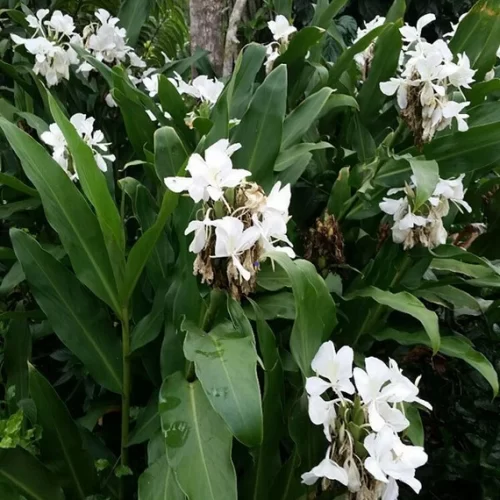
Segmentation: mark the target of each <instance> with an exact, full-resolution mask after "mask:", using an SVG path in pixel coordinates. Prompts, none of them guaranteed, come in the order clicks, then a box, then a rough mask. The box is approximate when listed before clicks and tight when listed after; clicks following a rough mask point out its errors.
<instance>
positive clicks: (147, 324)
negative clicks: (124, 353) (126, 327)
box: [131, 284, 168, 352]
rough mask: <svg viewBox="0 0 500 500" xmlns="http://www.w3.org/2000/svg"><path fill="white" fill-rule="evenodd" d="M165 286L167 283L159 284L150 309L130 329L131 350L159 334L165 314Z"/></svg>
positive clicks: (143, 344) (150, 340)
mask: <svg viewBox="0 0 500 500" xmlns="http://www.w3.org/2000/svg"><path fill="white" fill-rule="evenodd" d="M167 288H168V285H167V284H163V285H162V286H160V288H159V289H158V291H157V292H156V295H155V299H154V302H153V307H152V309H151V311H150V312H149V314H146V316H144V318H142V319H141V320H140V321H139V323H137V325H136V326H135V328H134V329H133V330H132V335H131V350H132V352H133V351H136V350H137V349H139V348H141V347H143V346H145V345H146V344H149V342H152V341H153V340H154V339H155V338H156V337H158V335H159V334H160V331H161V329H162V326H163V319H164V315H165V295H166V294H167Z"/></svg>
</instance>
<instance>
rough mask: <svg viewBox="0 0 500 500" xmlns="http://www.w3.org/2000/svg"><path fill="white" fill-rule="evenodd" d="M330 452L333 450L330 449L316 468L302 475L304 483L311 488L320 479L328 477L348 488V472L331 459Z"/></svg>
mask: <svg viewBox="0 0 500 500" xmlns="http://www.w3.org/2000/svg"><path fill="white" fill-rule="evenodd" d="M330 450H331V448H328V450H327V452H326V456H325V458H324V459H323V460H322V461H321V462H320V463H319V464H318V465H316V467H313V468H312V469H311V470H310V471H309V472H305V473H304V474H302V483H304V484H307V485H308V486H309V485H311V484H314V483H315V482H316V481H317V480H318V479H321V478H323V477H326V478H328V479H330V480H331V481H338V482H339V483H341V484H343V485H344V486H347V484H348V483H349V477H348V475H347V472H346V471H345V469H344V468H343V467H340V465H338V464H337V463H335V462H334V461H333V460H332V459H330Z"/></svg>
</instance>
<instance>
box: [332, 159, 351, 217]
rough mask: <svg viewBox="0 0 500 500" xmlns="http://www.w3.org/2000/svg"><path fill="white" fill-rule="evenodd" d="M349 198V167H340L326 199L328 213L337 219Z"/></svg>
mask: <svg viewBox="0 0 500 500" xmlns="http://www.w3.org/2000/svg"><path fill="white" fill-rule="evenodd" d="M350 198H351V186H350V185H349V167H344V168H341V169H340V172H339V175H338V177H337V180H336V181H335V183H334V185H333V187H332V192H331V193H330V198H329V199H328V205H327V210H328V213H329V214H332V215H334V216H335V218H336V219H338V218H339V217H340V216H341V215H342V213H343V212H344V207H345V204H346V202H347V200H349V199H350Z"/></svg>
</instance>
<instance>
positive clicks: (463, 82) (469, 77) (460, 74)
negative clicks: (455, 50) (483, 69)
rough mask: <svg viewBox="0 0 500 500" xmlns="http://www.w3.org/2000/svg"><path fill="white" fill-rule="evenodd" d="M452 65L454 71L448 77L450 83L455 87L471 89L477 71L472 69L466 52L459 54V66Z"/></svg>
mask: <svg viewBox="0 0 500 500" xmlns="http://www.w3.org/2000/svg"><path fill="white" fill-rule="evenodd" d="M451 64H452V65H453V66H452V69H453V70H454V71H453V72H452V73H451V74H450V75H449V76H448V79H449V80H450V83H451V84H452V85H454V86H455V87H464V88H466V89H470V84H471V83H473V82H474V78H473V77H474V75H475V74H476V70H475V69H471V67H470V60H469V58H468V57H467V54H466V53H465V52H464V53H463V54H458V62H457V64H454V63H451Z"/></svg>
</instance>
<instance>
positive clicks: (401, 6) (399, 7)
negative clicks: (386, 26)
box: [385, 0, 406, 23]
mask: <svg viewBox="0 0 500 500" xmlns="http://www.w3.org/2000/svg"><path fill="white" fill-rule="evenodd" d="M405 12H406V1H405V0H394V2H393V3H392V5H391V8H390V9H389V11H388V12H387V15H386V16H385V22H386V23H394V22H396V21H398V20H399V19H403V18H404V15H405Z"/></svg>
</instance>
